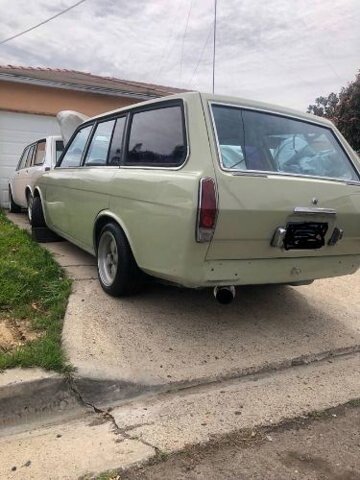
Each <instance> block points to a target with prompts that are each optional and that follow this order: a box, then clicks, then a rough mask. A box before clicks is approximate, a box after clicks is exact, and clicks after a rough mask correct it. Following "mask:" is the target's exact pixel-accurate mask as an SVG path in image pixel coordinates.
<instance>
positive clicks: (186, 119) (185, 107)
mask: <svg viewBox="0 0 360 480" xmlns="http://www.w3.org/2000/svg"><path fill="white" fill-rule="evenodd" d="M174 102H177V103H178V104H179V105H180V103H182V107H183V108H182V111H183V112H184V130H185V139H186V155H185V157H184V161H183V162H182V164H181V165H178V166H176V167H152V166H150V165H143V166H142V165H120V168H121V169H125V170H163V171H166V172H167V171H177V170H181V169H182V168H184V167H185V165H186V164H187V162H188V161H189V158H190V140H189V128H188V126H189V111H188V110H189V107H188V105H187V102H186V101H185V99H183V98H180V99H176V100H175V101H174ZM164 103H165V104H166V102H159V103H152V104H151V107H152V106H154V105H162V104H164ZM174 106H175V105H174ZM158 108H161V107H158ZM164 108H166V107H164ZM148 110H151V108H149V109H148ZM138 111H139V112H141V111H142V110H141V109H139V110H138ZM134 113H136V110H135V112H134ZM126 128H129V126H127V127H126ZM127 134H128V132H126V135H127Z"/></svg>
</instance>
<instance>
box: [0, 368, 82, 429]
mask: <svg viewBox="0 0 360 480" xmlns="http://www.w3.org/2000/svg"><path fill="white" fill-rule="evenodd" d="M79 406H80V402H79V400H78V399H77V397H76V395H75V394H74V392H73V391H72V390H71V388H70V385H69V382H68V380H67V379H66V378H65V377H63V376H62V375H59V374H56V373H47V372H43V371H41V370H39V369H35V370H34V371H25V370H22V369H14V370H12V371H11V370H10V371H6V372H5V373H3V374H1V375H0V429H1V428H4V427H8V426H12V425H18V424H24V423H26V422H28V421H30V420H32V419H34V418H35V417H37V416H39V415H45V414H50V413H54V412H57V413H60V412H63V411H65V410H67V409H70V408H72V409H73V408H74V407H79Z"/></svg>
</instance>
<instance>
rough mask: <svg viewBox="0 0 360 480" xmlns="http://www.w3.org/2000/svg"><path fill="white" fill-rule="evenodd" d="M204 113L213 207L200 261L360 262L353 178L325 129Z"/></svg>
mask: <svg viewBox="0 0 360 480" xmlns="http://www.w3.org/2000/svg"><path fill="white" fill-rule="evenodd" d="M211 110H212V112H211V114H212V120H213V122H214V132H215V141H216V144H217V149H218V156H219V158H218V160H219V167H218V168H217V174H216V175H217V189H218V199H219V203H218V217H217V223H216V229H215V233H214V236H213V239H212V242H211V244H210V246H209V249H208V253H207V259H208V260H225V259H255V258H258V259H260V258H262V259H266V258H283V257H303V256H304V257H305V256H329V255H349V254H350V255H351V254H360V183H359V173H358V170H357V167H356V166H355V165H354V161H355V160H354V158H353V159H352V160H351V158H350V157H349V155H348V154H347V153H346V150H345V148H344V146H343V145H342V144H341V142H340V140H339V138H338V137H337V136H336V135H335V133H334V132H335V131H334V130H333V129H332V128H331V127H330V126H326V125H321V124H316V123H315V122H314V123H312V122H309V121H304V120H303V119H298V118H294V117H292V118H291V117H286V116H284V115H277V114H273V113H268V112H259V111H255V110H251V109H244V108H239V107H234V106H227V105H216V104H213V105H212V107H211ZM345 147H346V148H348V146H346V145H345Z"/></svg>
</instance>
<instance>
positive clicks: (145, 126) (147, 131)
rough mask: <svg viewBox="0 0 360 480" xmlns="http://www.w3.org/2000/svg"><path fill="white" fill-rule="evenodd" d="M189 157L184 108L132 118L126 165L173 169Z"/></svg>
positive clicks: (159, 111)
mask: <svg viewBox="0 0 360 480" xmlns="http://www.w3.org/2000/svg"><path fill="white" fill-rule="evenodd" d="M185 157H186V141H185V131H184V118H183V112H182V109H181V107H180V106H171V107H163V108H157V109H155V110H145V111H142V112H137V113H134V114H133V115H132V121H131V129H130V136H129V143H128V149H127V152H126V160H125V165H139V166H153V167H156V166H159V167H173V166H179V165H181V164H182V163H183V162H184V160H185Z"/></svg>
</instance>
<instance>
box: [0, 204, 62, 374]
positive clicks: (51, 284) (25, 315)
mask: <svg viewBox="0 0 360 480" xmlns="http://www.w3.org/2000/svg"><path fill="white" fill-rule="evenodd" d="M70 290H71V282H70V280H69V279H67V278H65V276H64V272H63V271H62V269H61V268H60V267H59V265H58V264H57V263H56V262H55V261H54V259H53V257H52V255H51V254H50V253H49V252H48V251H47V250H45V249H43V248H41V247H40V246H39V245H38V244H36V243H35V242H34V241H33V240H32V239H31V238H30V236H29V235H28V233H27V232H26V231H24V230H20V229H19V228H18V227H16V226H15V225H13V224H12V223H11V222H10V221H9V220H8V219H7V218H6V216H5V214H4V212H3V211H2V210H0V319H1V320H3V321H15V322H16V321H19V322H22V321H26V322H27V324H29V326H30V328H31V329H32V330H33V331H34V332H36V333H38V338H36V339H35V340H32V341H28V342H25V344H24V345H21V346H17V347H16V348H15V349H9V350H4V349H2V348H0V370H4V369H5V368H12V367H35V366H36V367H42V368H45V369H47V370H57V371H61V372H64V371H68V370H69V369H70V367H69V365H68V364H67V362H66V359H65V357H64V353H63V351H62V349H61V331H62V321H63V317H64V314H65V309H66V305H67V300H68V297H69V294H70Z"/></svg>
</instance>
